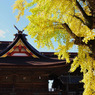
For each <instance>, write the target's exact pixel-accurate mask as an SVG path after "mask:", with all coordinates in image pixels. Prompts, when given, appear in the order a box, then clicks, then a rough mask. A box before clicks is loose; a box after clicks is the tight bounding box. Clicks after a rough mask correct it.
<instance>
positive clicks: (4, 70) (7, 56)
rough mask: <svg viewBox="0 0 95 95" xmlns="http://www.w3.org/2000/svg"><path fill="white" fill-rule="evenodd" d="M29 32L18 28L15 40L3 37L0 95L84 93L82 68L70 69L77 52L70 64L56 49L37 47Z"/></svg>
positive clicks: (0, 53)
mask: <svg viewBox="0 0 95 95" xmlns="http://www.w3.org/2000/svg"><path fill="white" fill-rule="evenodd" d="M26 36H27V35H26V34H24V33H23V31H20V30H18V33H16V34H15V38H14V40H13V41H0V95H82V91H83V88H82V86H83V84H81V83H79V81H80V80H81V79H82V74H80V73H79V68H78V69H77V70H76V71H75V72H74V73H69V72H68V71H69V69H70V64H71V63H72V62H73V58H74V57H75V56H76V55H77V53H70V55H71V56H70V60H71V63H70V64H66V60H58V58H57V56H55V55H54V53H53V52H39V51H38V50H36V49H35V48H34V47H33V46H32V45H31V44H30V43H29V42H28V41H27V39H26ZM50 82H52V83H50ZM50 85H51V87H50Z"/></svg>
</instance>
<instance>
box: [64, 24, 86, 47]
mask: <svg viewBox="0 0 95 95" xmlns="http://www.w3.org/2000/svg"><path fill="white" fill-rule="evenodd" d="M62 26H63V27H64V28H65V29H66V30H67V32H68V33H69V34H70V36H71V37H72V38H74V39H75V41H74V43H75V44H77V45H86V43H84V42H83V41H82V40H83V37H78V36H77V35H75V34H74V33H73V32H72V30H71V29H70V28H69V26H68V25H67V24H66V23H64V24H62Z"/></svg>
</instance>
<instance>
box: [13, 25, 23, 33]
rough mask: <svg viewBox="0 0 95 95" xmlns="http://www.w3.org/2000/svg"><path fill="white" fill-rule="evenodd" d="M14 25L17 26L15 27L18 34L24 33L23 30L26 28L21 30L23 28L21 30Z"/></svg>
mask: <svg viewBox="0 0 95 95" xmlns="http://www.w3.org/2000/svg"><path fill="white" fill-rule="evenodd" d="M14 27H15V28H16V30H17V31H18V34H22V33H23V31H24V30H22V31H21V30H19V29H18V28H17V27H16V26H15V25H14Z"/></svg>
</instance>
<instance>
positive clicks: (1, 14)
mask: <svg viewBox="0 0 95 95" xmlns="http://www.w3.org/2000/svg"><path fill="white" fill-rule="evenodd" d="M15 1H16V0H0V41H13V39H14V36H13V35H14V34H15V33H17V30H16V29H15V28H14V25H16V26H17V27H18V29H20V30H23V27H25V26H26V25H27V24H28V20H27V19H26V18H25V17H22V18H21V19H20V21H19V22H17V21H16V18H15V16H16V15H17V12H15V13H13V9H12V5H13V4H14V2H15ZM26 14H27V12H26ZM25 33H26V34H27V32H26V31H25ZM27 39H28V41H29V43H30V44H32V45H33V46H34V47H35V48H36V43H34V39H32V38H31V37H30V35H28V37H27ZM54 46H55V47H57V44H56V43H54ZM36 49H37V48H36ZM38 50H39V51H42V52H54V51H55V50H52V49H50V50H48V49H47V48H46V47H45V48H39V49H38ZM76 51H77V49H76V46H74V47H73V48H72V49H71V50H70V52H76Z"/></svg>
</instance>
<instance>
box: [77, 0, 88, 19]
mask: <svg viewBox="0 0 95 95" xmlns="http://www.w3.org/2000/svg"><path fill="white" fill-rule="evenodd" d="M76 4H77V7H78V8H79V10H80V12H81V13H82V15H83V17H84V18H85V19H87V17H88V15H87V14H86V13H85V11H84V10H83V8H82V7H81V5H80V4H79V2H78V1H77V0H76Z"/></svg>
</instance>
